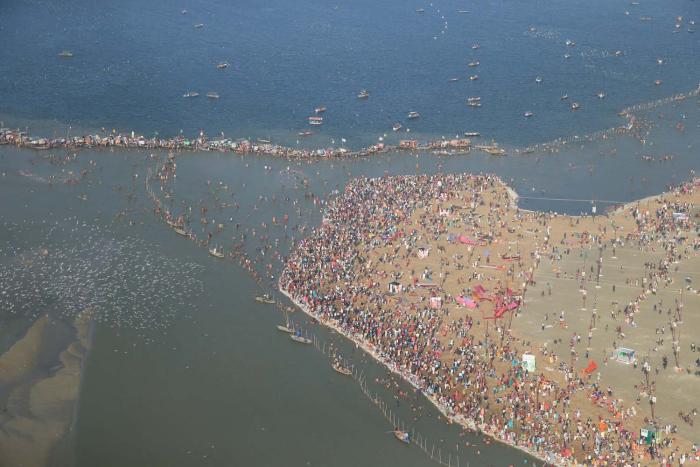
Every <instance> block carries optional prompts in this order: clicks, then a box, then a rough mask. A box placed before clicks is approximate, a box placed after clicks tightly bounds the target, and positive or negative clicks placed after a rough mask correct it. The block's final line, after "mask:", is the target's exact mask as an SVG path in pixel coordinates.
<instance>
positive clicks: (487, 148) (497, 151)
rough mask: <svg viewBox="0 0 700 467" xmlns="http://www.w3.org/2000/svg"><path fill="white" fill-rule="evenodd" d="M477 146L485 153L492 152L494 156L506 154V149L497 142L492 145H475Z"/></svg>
mask: <svg viewBox="0 0 700 467" xmlns="http://www.w3.org/2000/svg"><path fill="white" fill-rule="evenodd" d="M475 148H476V149H479V150H481V151H484V152H485V153H487V154H490V155H492V156H505V155H506V150H505V149H503V148H500V147H498V145H497V144H492V145H490V146H488V145H481V146H475Z"/></svg>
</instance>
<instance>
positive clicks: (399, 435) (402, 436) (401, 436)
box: [394, 430, 411, 444]
mask: <svg viewBox="0 0 700 467" xmlns="http://www.w3.org/2000/svg"><path fill="white" fill-rule="evenodd" d="M394 436H396V439H398V440H399V441H401V442H402V443H406V444H410V443H411V435H409V434H408V432H407V431H401V430H394Z"/></svg>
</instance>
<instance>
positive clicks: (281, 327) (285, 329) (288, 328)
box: [277, 322, 294, 334]
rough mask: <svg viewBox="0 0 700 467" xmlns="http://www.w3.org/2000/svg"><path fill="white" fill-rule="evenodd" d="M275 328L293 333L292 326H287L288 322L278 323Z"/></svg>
mask: <svg viewBox="0 0 700 467" xmlns="http://www.w3.org/2000/svg"><path fill="white" fill-rule="evenodd" d="M277 329H278V330H279V331H282V332H286V333H288V334H294V328H291V327H289V322H287V324H286V325H285V324H278V325H277Z"/></svg>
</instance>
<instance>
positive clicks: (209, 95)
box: [207, 91, 219, 99]
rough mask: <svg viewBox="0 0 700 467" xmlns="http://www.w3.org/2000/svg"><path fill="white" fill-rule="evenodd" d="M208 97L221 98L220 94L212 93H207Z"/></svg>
mask: <svg viewBox="0 0 700 467" xmlns="http://www.w3.org/2000/svg"><path fill="white" fill-rule="evenodd" d="M207 97H208V98H209V99H218V98H219V93H218V92H213V91H210V92H208V93H207Z"/></svg>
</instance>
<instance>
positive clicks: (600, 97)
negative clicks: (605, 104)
mask: <svg viewBox="0 0 700 467" xmlns="http://www.w3.org/2000/svg"><path fill="white" fill-rule="evenodd" d="M596 95H597V96H598V99H605V93H604V92H603V91H600V92H598V94H596Z"/></svg>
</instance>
